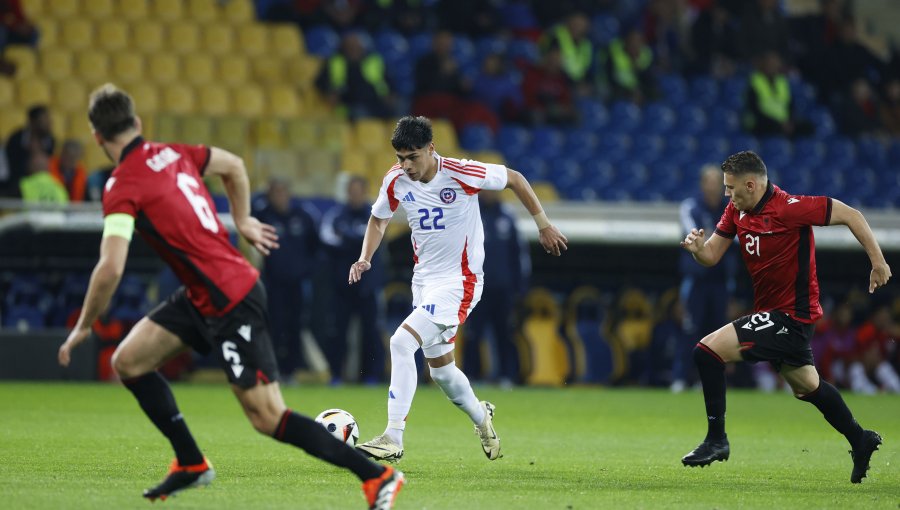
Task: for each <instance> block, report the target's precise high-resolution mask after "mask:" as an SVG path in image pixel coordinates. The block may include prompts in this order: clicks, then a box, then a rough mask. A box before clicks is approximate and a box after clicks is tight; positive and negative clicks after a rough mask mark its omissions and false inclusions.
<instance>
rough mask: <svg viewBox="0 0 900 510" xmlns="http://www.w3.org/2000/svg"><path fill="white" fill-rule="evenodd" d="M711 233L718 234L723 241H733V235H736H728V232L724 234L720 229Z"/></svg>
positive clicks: (733, 233)
mask: <svg viewBox="0 0 900 510" xmlns="http://www.w3.org/2000/svg"><path fill="white" fill-rule="evenodd" d="M713 233H714V234H718V235H720V236H722V237H724V238H725V239H734V236H735V234H737V232H731V233H728V232H725V231H724V230H720V229H716V230H715V231H714V232H713Z"/></svg>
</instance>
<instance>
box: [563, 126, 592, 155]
mask: <svg viewBox="0 0 900 510" xmlns="http://www.w3.org/2000/svg"><path fill="white" fill-rule="evenodd" d="M564 138H565V143H564V144H563V153H564V154H565V156H566V157H567V158H573V159H577V160H585V159H590V158H592V157H594V155H595V154H596V152H597V146H598V144H599V140H600V137H599V136H598V135H597V133H596V132H594V131H592V130H590V129H583V128H582V129H573V130H570V131H566V133H565V135H564Z"/></svg>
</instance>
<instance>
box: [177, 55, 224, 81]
mask: <svg viewBox="0 0 900 510" xmlns="http://www.w3.org/2000/svg"><path fill="white" fill-rule="evenodd" d="M215 64H216V61H215V59H214V58H213V57H211V56H209V55H206V54H204V53H192V54H190V55H186V56H184V57H182V59H181V69H182V73H183V79H184V81H185V82H186V83H190V84H191V85H206V84H208V83H212V82H213V81H215V78H216V67H215Z"/></svg>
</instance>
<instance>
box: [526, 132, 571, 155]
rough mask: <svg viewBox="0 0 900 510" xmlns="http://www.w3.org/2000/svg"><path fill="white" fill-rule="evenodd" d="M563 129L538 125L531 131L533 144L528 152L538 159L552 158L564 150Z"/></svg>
mask: <svg viewBox="0 0 900 510" xmlns="http://www.w3.org/2000/svg"><path fill="white" fill-rule="evenodd" d="M564 141H565V139H564V138H563V134H562V131H560V130H558V129H555V128H551V127H543V126H542V127H538V128H535V129H533V130H532V131H531V145H530V146H529V148H528V154H529V155H531V156H532V157H535V158H537V159H544V160H548V159H552V158H555V157H558V156H559V155H560V153H561V152H562V148H563V143H564Z"/></svg>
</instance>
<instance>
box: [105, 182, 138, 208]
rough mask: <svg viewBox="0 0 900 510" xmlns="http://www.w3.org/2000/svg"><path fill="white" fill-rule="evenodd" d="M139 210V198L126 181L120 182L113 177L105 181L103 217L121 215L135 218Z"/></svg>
mask: <svg viewBox="0 0 900 510" xmlns="http://www.w3.org/2000/svg"><path fill="white" fill-rule="evenodd" d="M139 210H140V204H139V196H138V194H137V193H136V192H135V191H134V190H133V189H132V187H131V186H129V185H128V182H127V181H120V180H118V179H117V178H116V177H115V176H113V177H110V178H109V179H107V180H106V191H105V192H104V193H103V216H109V215H110V214H116V213H121V214H127V215H129V216H133V217H135V218H136V217H137V215H138V211H139Z"/></svg>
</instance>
